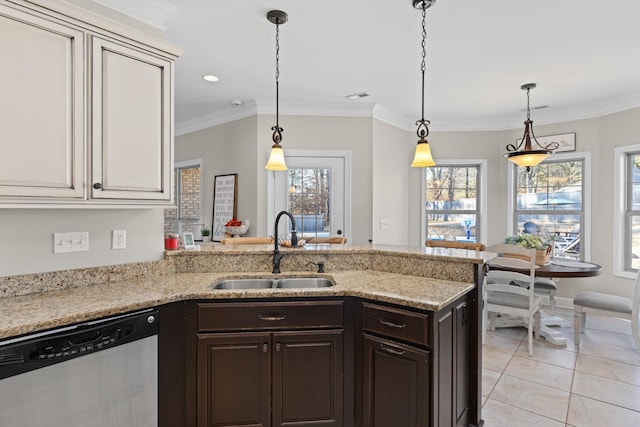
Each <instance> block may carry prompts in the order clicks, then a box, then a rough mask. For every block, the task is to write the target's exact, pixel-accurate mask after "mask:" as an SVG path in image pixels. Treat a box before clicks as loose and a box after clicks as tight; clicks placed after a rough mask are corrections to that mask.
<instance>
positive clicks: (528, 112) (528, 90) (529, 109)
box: [527, 88, 531, 120]
mask: <svg viewBox="0 0 640 427" xmlns="http://www.w3.org/2000/svg"><path fill="white" fill-rule="evenodd" d="M530 91H531V89H529V88H527V120H531V108H530V107H529V102H530V98H531V95H530V94H529V92H530Z"/></svg>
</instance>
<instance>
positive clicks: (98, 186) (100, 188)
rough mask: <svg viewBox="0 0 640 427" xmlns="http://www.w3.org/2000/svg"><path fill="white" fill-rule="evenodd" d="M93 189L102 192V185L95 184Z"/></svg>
mask: <svg viewBox="0 0 640 427" xmlns="http://www.w3.org/2000/svg"><path fill="white" fill-rule="evenodd" d="M93 188H95V189H96V190H102V184H100V183H99V182H96V183H95V184H93Z"/></svg>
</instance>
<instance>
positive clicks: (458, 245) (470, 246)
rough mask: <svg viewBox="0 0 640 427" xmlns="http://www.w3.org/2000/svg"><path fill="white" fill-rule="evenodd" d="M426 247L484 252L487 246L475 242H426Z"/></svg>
mask: <svg viewBox="0 0 640 427" xmlns="http://www.w3.org/2000/svg"><path fill="white" fill-rule="evenodd" d="M424 243H425V245H427V247H429V248H453V249H467V250H470V251H484V250H485V249H486V245H485V244H484V243H475V242H456V241H453V240H430V239H429V240H426V241H425V242H424Z"/></svg>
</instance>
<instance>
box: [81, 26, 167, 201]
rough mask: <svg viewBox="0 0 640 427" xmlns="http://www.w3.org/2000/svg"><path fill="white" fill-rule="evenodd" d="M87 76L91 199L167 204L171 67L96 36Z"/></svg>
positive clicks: (152, 57) (156, 59)
mask: <svg viewBox="0 0 640 427" xmlns="http://www.w3.org/2000/svg"><path fill="white" fill-rule="evenodd" d="M91 74H92V80H91V82H92V105H93V109H92V114H91V117H92V122H91V123H92V151H93V154H92V173H93V182H92V183H91V195H92V198H94V199H146V200H165V201H169V200H170V199H171V172H172V168H171V157H172V156H171V146H172V145H171V139H172V135H171V108H169V107H170V105H171V80H172V78H171V62H170V61H168V60H166V59H164V58H161V57H157V56H154V55H151V54H148V53H145V52H141V51H139V50H136V49H133V48H130V47H127V46H126V45H122V44H118V43H113V42H109V41H106V40H102V39H99V38H97V37H94V38H93V40H92V72H91ZM166 165H169V168H167V167H166Z"/></svg>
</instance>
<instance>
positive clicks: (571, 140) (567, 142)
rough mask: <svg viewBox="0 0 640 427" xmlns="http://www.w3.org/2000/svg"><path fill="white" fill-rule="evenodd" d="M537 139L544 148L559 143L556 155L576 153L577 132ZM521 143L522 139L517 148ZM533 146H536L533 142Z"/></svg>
mask: <svg viewBox="0 0 640 427" xmlns="http://www.w3.org/2000/svg"><path fill="white" fill-rule="evenodd" d="M536 139H537V140H538V143H540V145H542V146H543V147H544V146H546V145H548V144H550V143H552V142H557V143H558V144H559V145H558V149H557V150H556V151H555V152H556V153H560V152H564V151H576V134H575V132H573V133H563V134H560V135H549V136H540V137H538V136H537V137H536ZM520 141H522V139H519V140H518V141H517V143H516V146H517V144H520ZM531 145H535V144H534V143H533V142H532V143H531ZM534 149H535V148H534Z"/></svg>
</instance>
